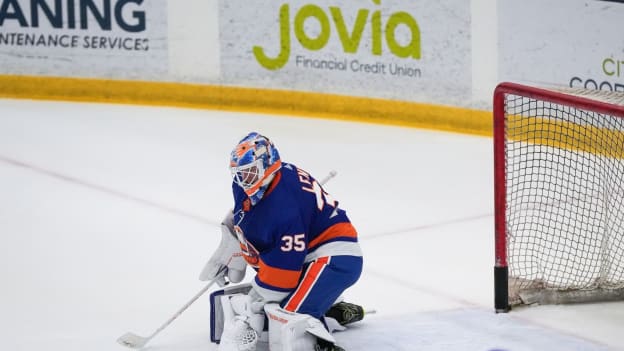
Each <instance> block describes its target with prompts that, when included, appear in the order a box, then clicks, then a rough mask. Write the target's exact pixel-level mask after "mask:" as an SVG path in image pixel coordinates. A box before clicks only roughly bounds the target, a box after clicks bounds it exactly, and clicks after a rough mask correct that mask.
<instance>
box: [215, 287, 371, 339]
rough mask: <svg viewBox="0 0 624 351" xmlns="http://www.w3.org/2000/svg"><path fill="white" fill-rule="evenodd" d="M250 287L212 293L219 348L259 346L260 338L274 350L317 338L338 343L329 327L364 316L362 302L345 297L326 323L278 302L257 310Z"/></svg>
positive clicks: (327, 315)
mask: <svg viewBox="0 0 624 351" xmlns="http://www.w3.org/2000/svg"><path fill="white" fill-rule="evenodd" d="M250 290H251V284H241V285H236V286H229V287H226V288H224V289H222V290H218V291H215V292H213V293H212V294H211V295H210V307H211V308H210V340H211V341H212V342H214V343H217V344H221V345H220V347H219V349H225V350H228V349H230V344H231V346H232V349H235V350H255V347H256V344H257V342H264V343H270V349H271V350H282V351H295V350H296V351H299V350H313V349H315V348H314V347H315V345H316V344H317V340H318V341H319V342H320V343H321V344H324V343H329V344H334V343H335V340H334V338H333V336H332V335H331V333H330V332H329V331H335V330H344V329H345V326H346V325H348V324H351V323H354V322H358V321H361V320H362V319H363V318H364V310H363V308H362V307H361V306H358V305H355V304H352V303H348V302H344V301H340V302H337V303H336V304H334V305H333V306H332V307H331V308H330V309H329V310H328V311H327V312H326V314H325V317H324V322H325V323H326V325H323V324H322V323H321V322H320V321H319V320H318V319H316V318H313V317H311V316H309V315H306V314H299V313H293V312H289V311H286V310H284V309H282V308H280V307H279V305H277V304H275V303H270V304H267V305H265V306H264V314H254V313H253V312H251V310H252V308H251V306H250V305H251V303H252V302H251V300H250V299H249V297H248V296H247V293H249V291H250ZM328 329H329V331H328ZM222 341H223V343H222ZM226 344H227V345H226Z"/></svg>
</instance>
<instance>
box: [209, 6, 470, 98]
mask: <svg viewBox="0 0 624 351" xmlns="http://www.w3.org/2000/svg"><path fill="white" fill-rule="evenodd" d="M219 20H220V44H221V47H220V51H221V61H220V62H221V73H222V77H223V79H224V83H225V84H234V85H245V86H256V87H266V88H279V89H287V90H300V91H315V92H325V93H336V94H347V95H352V96H367V97H380V98H390V99H399V100H405V101H426V102H430V103H442V104H449V105H450V104H453V103H459V104H465V103H466V102H467V101H469V100H470V98H471V82H472V80H471V67H472V66H471V52H470V44H471V43H470V1H465V0H446V1H441V2H439V1H424V0H421V1H401V0H372V1H355V2H354V1H347V2H336V1H329V0H306V1H294V0H291V1H288V0H286V1H260V0H220V1H219Z"/></svg>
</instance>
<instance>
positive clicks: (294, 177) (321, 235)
mask: <svg viewBox="0 0 624 351" xmlns="http://www.w3.org/2000/svg"><path fill="white" fill-rule="evenodd" d="M232 188H233V194H234V202H235V206H234V229H235V232H236V234H237V236H238V240H239V242H240V245H241V249H242V251H243V254H244V257H245V259H246V260H247V263H248V264H250V265H251V266H252V267H254V268H255V269H256V271H257V273H258V274H257V275H256V277H255V279H254V282H253V283H252V284H253V285H254V287H255V288H257V289H259V290H265V291H264V294H263V295H265V296H266V295H267V292H268V294H269V295H272V296H273V297H275V296H285V295H286V294H287V293H289V292H290V291H292V290H293V289H294V288H296V287H297V284H298V282H299V278H300V276H301V273H302V268H303V266H304V264H305V263H306V262H310V261H312V260H314V259H315V258H318V257H321V256H332V255H352V256H361V251H360V248H359V245H358V244H357V232H356V230H355V228H354V227H353V225H351V222H350V221H349V218H348V217H347V215H346V213H345V211H344V210H342V209H340V208H339V207H338V202H336V201H335V200H333V199H332V198H331V196H330V195H329V194H328V193H327V192H325V191H324V190H323V188H322V186H321V185H320V184H319V183H318V182H317V181H316V180H315V179H314V178H313V177H312V176H311V175H310V174H308V173H307V172H305V171H304V170H302V169H299V168H297V167H296V166H295V165H293V164H289V163H283V164H282V168H281V169H280V171H279V172H277V173H276V175H275V178H274V179H273V181H272V182H271V184H270V186H269V188H268V189H267V191H266V193H265V194H264V196H263V198H262V200H261V201H259V202H258V203H257V204H256V205H254V206H252V205H251V202H250V200H249V198H248V197H247V195H246V194H245V192H244V191H243V189H242V188H240V187H239V186H238V185H237V184H236V183H233V184H232ZM261 292H262V291H261Z"/></svg>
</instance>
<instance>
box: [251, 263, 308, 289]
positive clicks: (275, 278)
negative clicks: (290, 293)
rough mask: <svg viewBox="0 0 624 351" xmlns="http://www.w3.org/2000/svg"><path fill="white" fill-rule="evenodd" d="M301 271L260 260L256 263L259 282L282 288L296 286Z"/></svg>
mask: <svg viewBox="0 0 624 351" xmlns="http://www.w3.org/2000/svg"><path fill="white" fill-rule="evenodd" d="M300 276H301V271H292V270H288V269H281V268H275V267H271V266H269V265H267V264H266V263H264V261H262V260H260V264H259V265H258V278H259V279H260V281H261V282H263V283H265V284H269V285H271V286H275V287H278V288H282V289H294V288H296V287H297V283H298V282H299V277H300Z"/></svg>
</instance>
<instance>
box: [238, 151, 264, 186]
mask: <svg viewBox="0 0 624 351" xmlns="http://www.w3.org/2000/svg"><path fill="white" fill-rule="evenodd" d="M262 161H263V160H262V159H261V158H259V159H257V160H255V161H253V162H250V163H248V164H245V165H242V166H238V167H232V168H230V171H231V172H232V177H233V178H234V182H235V183H236V184H238V185H239V186H240V187H241V188H243V189H244V190H246V191H247V190H250V189H251V188H253V187H255V186H256V185H257V184H258V182H260V181H261V180H262V179H263V178H264V164H263V162H262Z"/></svg>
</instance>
